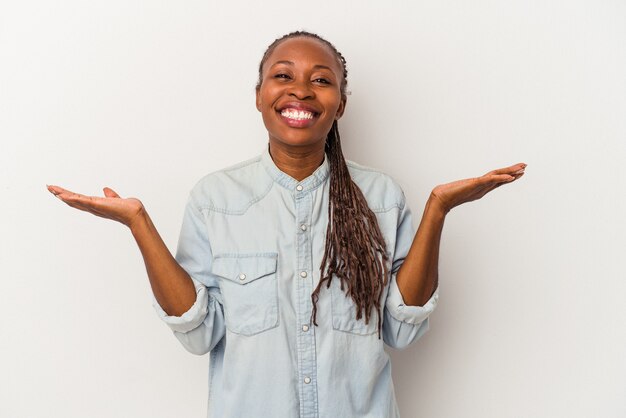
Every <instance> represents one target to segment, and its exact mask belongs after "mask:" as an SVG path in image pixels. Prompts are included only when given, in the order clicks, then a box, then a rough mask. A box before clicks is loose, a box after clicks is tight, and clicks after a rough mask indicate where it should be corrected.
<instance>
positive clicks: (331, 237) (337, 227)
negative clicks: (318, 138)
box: [256, 31, 389, 339]
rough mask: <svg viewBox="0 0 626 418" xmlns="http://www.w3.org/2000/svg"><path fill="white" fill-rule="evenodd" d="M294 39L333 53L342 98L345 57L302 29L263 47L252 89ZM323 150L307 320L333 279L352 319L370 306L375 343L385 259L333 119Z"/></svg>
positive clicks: (368, 314) (382, 243)
mask: <svg viewBox="0 0 626 418" xmlns="http://www.w3.org/2000/svg"><path fill="white" fill-rule="evenodd" d="M298 37H306V38H311V39H316V40H318V41H319V42H320V43H322V44H323V45H325V46H327V47H328V48H330V50H331V51H332V52H333V53H334V54H335V56H336V58H337V61H338V62H339V64H340V65H341V68H342V70H343V77H342V80H341V85H340V89H341V95H342V97H345V96H346V86H347V84H348V70H347V68H346V60H345V58H344V57H343V55H342V54H341V53H340V52H339V51H338V50H337V48H335V46H334V45H333V44H331V43H330V42H328V41H327V40H325V39H324V38H322V37H320V36H319V35H317V34H315V33H311V32H306V31H295V32H291V33H288V34H286V35H284V36H282V37H280V38H278V39H276V40H274V42H273V43H272V44H271V45H270V46H269V47H268V48H267V50H266V51H265V53H264V54H263V58H262V59H261V63H260V64H259V79H258V81H257V85H256V89H257V91H258V89H260V87H261V83H262V81H263V65H264V64H265V62H266V61H267V58H268V57H269V56H270V55H271V54H272V52H273V51H274V49H275V48H276V46H278V45H279V44H280V43H281V42H283V41H285V40H287V39H291V38H298ZM325 151H326V153H327V154H328V160H329V166H330V191H329V201H330V202H329V205H328V227H327V230H326V246H325V250H324V257H323V259H322V263H321V265H320V272H321V275H320V281H319V284H318V285H317V287H316V288H315V290H314V291H313V293H312V294H311V300H312V302H313V312H312V314H311V318H312V321H313V324H315V325H316V326H317V321H316V319H317V301H318V299H319V293H320V290H321V287H322V285H323V284H324V283H326V288H329V287H330V281H331V279H332V278H333V275H335V276H337V277H338V278H339V280H340V282H341V290H342V291H345V292H346V294H347V295H348V296H350V297H351V298H352V300H353V301H354V303H355V305H356V307H357V310H356V319H357V320H359V319H361V318H362V317H363V311H364V312H365V323H366V324H369V321H370V317H371V311H372V307H375V308H376V311H377V314H378V338H379V339H380V336H381V326H382V313H381V306H380V299H381V295H382V292H383V289H384V287H385V285H386V284H387V282H388V280H389V277H388V269H387V261H388V259H389V257H388V255H387V250H386V244H385V240H384V237H383V235H382V233H381V231H380V227H379V225H378V221H377V219H376V215H375V214H374V212H372V210H371V209H370V208H369V206H368V205H367V201H366V200H365V196H363V193H362V191H361V189H360V188H359V186H357V184H356V183H355V182H354V181H353V180H352V178H351V176H350V173H349V171H348V166H347V165H346V161H345V159H344V156H343V152H342V150H341V141H340V137H339V129H338V127H337V120H335V121H334V122H333V125H332V127H331V129H330V131H329V132H328V135H327V137H326V145H325ZM379 254H380V258H379V256H378V255H379ZM344 287H345V288H346V289H344Z"/></svg>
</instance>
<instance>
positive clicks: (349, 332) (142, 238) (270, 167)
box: [48, 32, 526, 418]
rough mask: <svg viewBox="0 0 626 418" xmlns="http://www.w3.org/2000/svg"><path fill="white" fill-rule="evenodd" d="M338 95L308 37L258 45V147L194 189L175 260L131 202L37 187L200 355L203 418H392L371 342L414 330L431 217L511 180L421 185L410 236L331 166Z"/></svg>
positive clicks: (433, 286)
mask: <svg viewBox="0 0 626 418" xmlns="http://www.w3.org/2000/svg"><path fill="white" fill-rule="evenodd" d="M346 85H347V71H346V64H345V60H344V58H343V56H342V55H341V54H340V53H339V52H338V51H337V50H336V49H335V47H334V46H333V45H332V44H330V43H329V42H327V41H326V40H324V39H322V38H320V37H319V36H317V35H315V34H312V33H308V32H293V33H290V34H287V35H285V36H284V37H282V38H279V39H277V40H276V41H275V42H274V43H273V44H272V45H270V47H269V48H268V49H267V51H266V53H265V54H264V56H263V59H262V61H261V64H260V66H259V81H258V84H257V88H256V106H257V109H258V110H259V111H260V112H261V114H262V116H263V122H264V124H265V127H266V129H267V131H268V134H269V142H268V145H267V147H264V149H263V151H262V152H261V154H260V155H259V156H257V157H255V158H252V159H249V160H247V161H244V162H242V163H240V164H237V165H235V166H231V167H228V168H225V169H223V170H219V171H216V172H214V173H211V174H209V175H207V176H206V177H204V178H203V179H201V180H200V181H199V182H198V184H196V186H195V187H194V188H193V190H192V191H191V194H190V197H189V201H188V204H187V207H186V210H185V215H184V220H183V226H182V230H181V235H180V240H179V245H178V250H177V254H176V258H174V257H172V255H171V254H170V253H169V251H168V249H167V247H166V246H165V244H164V243H163V241H162V240H161V238H160V237H159V234H158V232H157V230H156V228H155V227H154V225H153V224H152V222H151V220H150V217H149V216H148V214H147V212H146V210H145V208H144V207H143V205H142V204H141V202H140V201H139V200H137V199H132V198H131V199H123V198H121V197H120V196H118V195H117V193H115V192H114V191H113V190H111V189H110V188H105V189H104V195H105V197H104V198H102V197H89V196H83V195H80V194H75V193H72V192H70V191H67V190H64V189H62V188H60V187H56V186H49V187H48V188H49V190H50V192H52V193H53V194H55V195H56V196H57V197H58V198H60V199H61V200H63V201H64V202H65V203H67V204H68V205H70V206H72V207H75V208H77V209H81V210H85V211H88V212H91V213H93V214H95V215H98V216H101V217H105V218H109V219H113V220H116V221H119V222H121V223H123V224H125V225H127V226H128V227H129V228H130V230H131V232H132V234H133V236H134V237H135V239H136V241H137V244H138V245H139V248H140V250H141V253H142V255H143V258H144V261H145V264H146V269H147V272H148V277H149V279H150V284H151V287H152V290H153V293H154V305H155V308H156V310H157V312H158V313H159V315H160V316H161V318H162V319H163V320H164V321H165V322H166V323H167V324H168V325H169V326H170V327H171V328H172V330H173V332H174V335H175V336H176V337H177V338H178V339H179V340H180V342H181V343H182V344H183V346H184V347H185V348H186V349H187V350H189V351H190V352H192V353H195V354H204V353H207V352H210V353H211V362H210V373H209V375H210V381H209V416H213V417H250V416H260V417H272V418H282V417H285V418H287V417H296V416H298V417H380V418H383V417H398V416H399V412H398V408H397V404H396V400H395V395H394V390H393V383H392V380H391V364H390V360H389V357H388V356H387V354H386V352H385V351H384V349H383V342H385V343H387V344H388V345H390V346H392V347H395V348H400V349H401V348H404V347H406V346H408V345H409V344H410V343H412V342H413V341H415V340H416V339H417V338H419V337H420V336H421V335H423V334H424V332H426V331H427V329H428V315H429V314H430V313H431V312H432V311H433V309H434V308H435V305H436V300H437V297H438V292H437V290H438V277H437V276H438V274H437V272H438V253H439V239H440V236H441V230H442V227H443V223H444V218H445V216H446V214H447V213H448V212H449V211H450V210H451V209H452V208H454V207H455V206H458V205H460V204H462V203H464V202H469V201H472V200H476V199H479V198H481V197H482V196H484V195H485V194H486V193H488V192H489V191H491V190H493V189H495V188H496V187H499V186H501V185H503V184H506V183H510V182H512V181H514V180H516V179H518V178H519V177H521V176H522V175H523V174H524V168H525V166H526V165H525V164H521V163H520V164H516V165H513V166H510V167H507V168H503V169H499V170H494V171H492V172H490V173H488V174H485V175H484V176H481V177H478V178H473V179H467V180H461V181H456V182H453V183H449V184H444V185H439V186H437V187H435V188H434V189H433V191H432V193H431V195H430V197H429V199H428V202H427V204H426V207H425V210H424V213H423V217H422V220H421V222H420V225H419V228H418V230H417V233H415V231H414V229H413V227H412V218H411V211H410V209H409V208H408V206H407V205H406V201H405V197H404V193H403V192H402V190H401V188H400V187H399V186H398V184H397V183H396V182H395V181H394V180H393V179H391V178H390V177H389V176H387V175H385V174H383V173H380V172H378V171H376V170H373V169H371V168H368V167H364V166H361V165H358V164H356V163H354V162H351V161H346V160H344V158H343V155H342V152H341V146H340V139H339V131H338V128H337V121H338V120H339V119H340V118H341V116H342V115H343V113H344V110H345V106H346Z"/></svg>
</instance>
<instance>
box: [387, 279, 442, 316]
mask: <svg viewBox="0 0 626 418" xmlns="http://www.w3.org/2000/svg"><path fill="white" fill-rule="evenodd" d="M438 299H439V286H437V289H435V292H434V293H433V294H432V296H431V297H430V299H428V301H427V302H426V303H425V304H424V305H423V306H414V305H407V304H405V303H404V299H403V298H402V293H400V289H399V288H398V283H397V282H396V274H394V275H393V276H392V277H391V284H390V285H389V295H387V303H386V308H387V309H388V310H389V315H391V316H392V317H393V318H395V319H397V320H398V321H402V322H406V323H408V324H413V325H419V324H421V323H422V322H423V321H424V320H425V319H426V318H428V316H429V315H430V314H431V313H432V312H433V311H434V310H435V308H436V307H437V300H438Z"/></svg>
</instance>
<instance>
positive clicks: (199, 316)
mask: <svg viewBox="0 0 626 418" xmlns="http://www.w3.org/2000/svg"><path fill="white" fill-rule="evenodd" d="M192 280H193V279H192ZM193 284H194V286H195V287H196V301H195V302H194V304H193V305H192V306H191V308H189V310H188V311H187V312H185V313H183V314H182V315H181V316H172V315H168V314H167V313H166V312H165V311H164V310H163V308H162V307H161V305H159V302H158V301H157V300H156V298H155V297H154V294H153V295H152V306H154V309H155V310H156V311H157V314H158V315H159V318H161V320H162V321H163V322H165V323H166V324H167V325H168V326H169V327H170V328H171V329H172V330H173V331H177V332H183V333H184V332H189V331H191V330H192V329H194V328H197V327H198V326H200V324H201V323H202V322H203V321H204V318H206V316H207V313H208V307H209V297H208V292H207V288H206V287H205V286H204V285H203V284H202V283H200V282H198V281H197V280H193Z"/></svg>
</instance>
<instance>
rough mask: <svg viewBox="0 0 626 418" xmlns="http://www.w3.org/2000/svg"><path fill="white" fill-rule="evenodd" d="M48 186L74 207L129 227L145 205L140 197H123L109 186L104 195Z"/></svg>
mask: <svg viewBox="0 0 626 418" xmlns="http://www.w3.org/2000/svg"><path fill="white" fill-rule="evenodd" d="M47 187H48V191H50V193H52V194H53V195H55V196H56V197H58V198H59V199H61V200H62V201H63V202H65V203H66V204H68V205H69V206H71V207H73V208H76V209H79V210H82V211H85V212H89V213H92V214H94V215H96V216H99V217H101V218H106V219H112V220H114V221H117V222H120V223H123V224H124V225H126V226H128V227H130V226H131V224H132V222H133V220H135V219H136V218H137V216H138V215H139V214H141V213H142V212H143V211H144V206H143V204H142V203H141V201H140V200H139V199H135V198H133V197H131V198H126V199H124V198H121V197H120V196H119V195H118V194H117V193H116V192H115V191H114V190H113V189H111V188H109V187H105V188H104V189H103V191H104V197H99V196H85V195H82V194H78V193H74V192H71V191H69V190H66V189H63V188H62V187H59V186H47Z"/></svg>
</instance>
